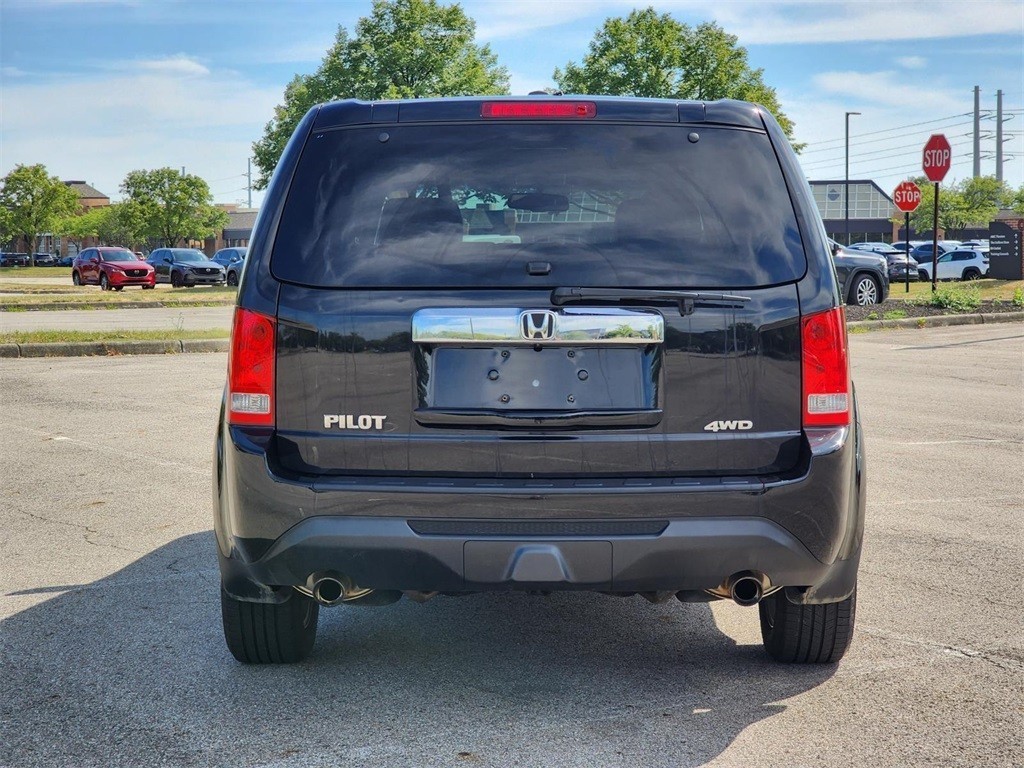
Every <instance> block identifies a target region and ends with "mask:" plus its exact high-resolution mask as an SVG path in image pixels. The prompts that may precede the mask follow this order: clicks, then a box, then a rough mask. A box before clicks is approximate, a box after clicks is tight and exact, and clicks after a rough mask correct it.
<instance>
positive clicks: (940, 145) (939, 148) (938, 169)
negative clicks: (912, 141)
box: [921, 133, 953, 181]
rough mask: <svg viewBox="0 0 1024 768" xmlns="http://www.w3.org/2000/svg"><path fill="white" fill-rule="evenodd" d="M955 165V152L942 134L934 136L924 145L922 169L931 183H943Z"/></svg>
mask: <svg viewBox="0 0 1024 768" xmlns="http://www.w3.org/2000/svg"><path fill="white" fill-rule="evenodd" d="M952 164H953V150H952V149H951V148H950V146H949V142H948V141H947V140H946V137H945V136H943V135H942V134H941V133H936V134H933V135H932V137H931V138H930V139H928V141H927V142H926V143H925V145H924V155H923V157H922V160H921V168H922V169H923V170H924V175H925V176H927V177H928V178H929V180H931V181H942V180H943V179H944V178H945V177H946V174H947V173H949V166H950V165H952Z"/></svg>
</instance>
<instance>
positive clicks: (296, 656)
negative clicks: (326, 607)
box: [220, 589, 320, 664]
mask: <svg viewBox="0 0 1024 768" xmlns="http://www.w3.org/2000/svg"><path fill="white" fill-rule="evenodd" d="M220 606H221V616H222V618H223V620H224V639H225V641H227V645H228V650H229V651H231V655H232V656H234V657H235V658H236V659H238V660H239V661H240V662H242V663H243V664H293V663H294V662H297V661H302V660H303V659H304V658H306V657H307V656H308V655H309V652H310V651H312V650H313V642H314V641H315V640H316V624H317V618H318V617H319V615H320V606H319V605H317V603H316V601H315V600H313V598H311V597H306V596H305V595H301V594H299V593H298V592H295V591H292V593H291V594H290V595H289V596H288V599H287V600H285V601H284V602H283V603H269V604H268V603H248V602H244V601H242V600H235V599H234V598H233V597H231V596H230V595H228V594H227V593H226V592H225V591H224V590H223V589H222V590H221V592H220Z"/></svg>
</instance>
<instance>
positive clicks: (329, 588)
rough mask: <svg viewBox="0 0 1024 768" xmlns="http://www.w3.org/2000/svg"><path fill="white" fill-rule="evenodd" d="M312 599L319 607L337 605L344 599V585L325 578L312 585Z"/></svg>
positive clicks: (333, 579) (331, 578)
mask: <svg viewBox="0 0 1024 768" xmlns="http://www.w3.org/2000/svg"><path fill="white" fill-rule="evenodd" d="M313 598H314V599H315V600H316V601H317V602H318V603H320V605H337V604H338V603H340V602H341V601H342V600H344V599H345V585H344V584H342V583H341V582H340V581H339V580H338V579H335V578H333V577H331V576H325V577H324V578H322V579H318V580H317V581H316V583H315V584H313Z"/></svg>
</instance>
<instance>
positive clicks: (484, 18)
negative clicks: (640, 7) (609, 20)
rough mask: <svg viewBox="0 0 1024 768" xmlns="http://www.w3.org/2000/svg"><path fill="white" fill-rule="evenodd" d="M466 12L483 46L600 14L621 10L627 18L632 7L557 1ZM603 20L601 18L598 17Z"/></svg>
mask: <svg viewBox="0 0 1024 768" xmlns="http://www.w3.org/2000/svg"><path fill="white" fill-rule="evenodd" d="M465 5H466V11H467V13H469V14H470V15H471V16H473V18H474V19H476V36H477V39H478V40H481V41H483V42H487V41H490V40H499V39H502V38H508V37H517V36H520V35H526V34H528V33H530V32H534V31H536V30H539V29H548V28H550V27H557V26H560V25H563V24H570V23H572V22H574V21H577V20H579V19H584V18H587V17H590V16H601V15H602V12H603V11H604V12H607V13H613V12H617V10H621V11H622V12H623V14H624V15H625V14H628V13H629V10H630V8H631V5H632V4H628V3H623V2H616V1H615V0H591V2H564V1H563V2H558V1H557V0H517V2H505V3H495V2H487V3H483V4H480V5H476V4H473V3H467V4H465ZM602 18H603V17H602Z"/></svg>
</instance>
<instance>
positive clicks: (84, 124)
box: [0, 62, 281, 202]
mask: <svg viewBox="0 0 1024 768" xmlns="http://www.w3.org/2000/svg"><path fill="white" fill-rule="evenodd" d="M201 70H202V71H201ZM280 98H281V89H279V88H276V87H274V88H263V87H257V86H255V85H253V84H252V83H251V82H249V81H248V80H246V79H245V78H244V77H241V76H239V75H237V74H234V73H222V72H209V71H208V70H207V69H206V68H205V67H202V65H199V67H189V66H188V65H187V63H186V64H182V65H173V66H170V67H160V66H158V67H139V66H138V62H132V63H131V67H130V68H126V67H123V66H120V64H119V65H118V66H117V68H116V70H115V71H111V72H107V73H101V74H97V75H89V76H83V77H79V78H70V79H69V78H67V77H60V78H53V79H46V80H33V81H31V82H7V83H5V84H4V110H3V122H4V140H3V143H2V144H0V175H2V174H4V173H6V172H7V171H8V170H10V168H12V167H13V166H14V165H16V164H18V163H43V164H45V165H46V166H47V168H48V170H49V171H50V172H51V173H53V174H56V175H58V176H60V177H61V178H65V179H68V178H74V179H88V180H89V182H90V183H92V184H93V185H94V186H96V188H97V189H99V190H101V191H102V192H104V193H105V194H107V195H110V196H111V197H113V198H115V199H116V198H117V197H118V196H119V195H118V187H119V186H120V184H121V181H123V179H124V177H125V175H126V174H127V173H128V172H129V171H132V170H135V169H140V168H160V167H166V166H170V167H173V168H179V167H181V166H184V167H185V168H186V170H187V171H188V172H190V173H195V174H198V175H200V176H202V177H203V178H205V179H207V180H208V181H209V182H210V187H211V189H212V190H213V192H214V193H219V194H217V195H216V199H217V200H218V201H219V202H231V201H233V200H236V199H238V198H241V197H244V192H241V191H239V188H240V187H242V186H244V183H245V182H244V179H241V178H240V175H241V174H243V173H244V172H245V168H246V158H247V157H248V156H249V155H250V154H251V143H252V142H253V141H254V140H256V139H258V138H259V137H260V136H261V135H262V132H263V126H264V125H265V123H266V121H267V120H268V119H269V118H270V116H271V114H272V111H273V108H274V106H275V104H277V102H278V101H279V100H280Z"/></svg>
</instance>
